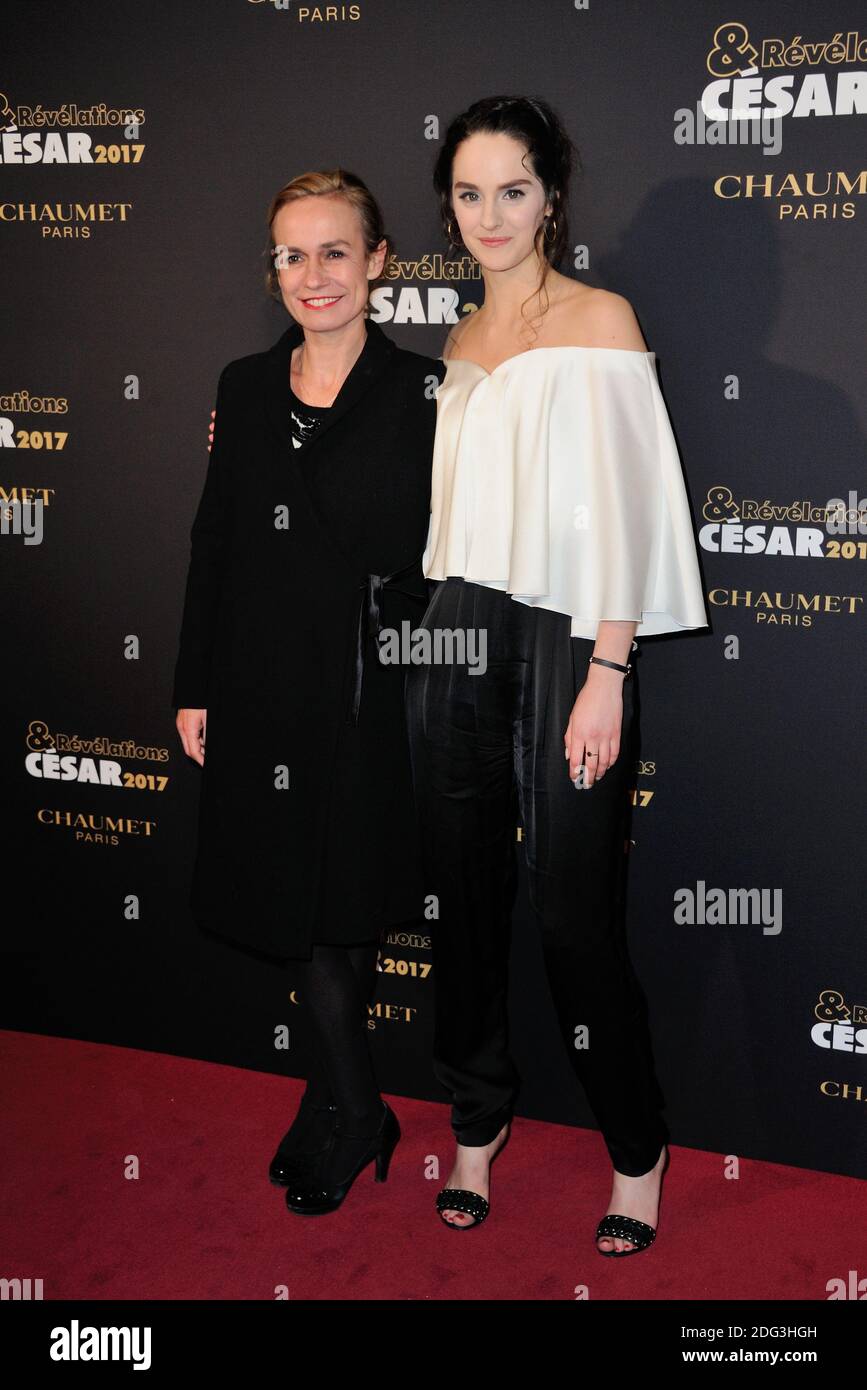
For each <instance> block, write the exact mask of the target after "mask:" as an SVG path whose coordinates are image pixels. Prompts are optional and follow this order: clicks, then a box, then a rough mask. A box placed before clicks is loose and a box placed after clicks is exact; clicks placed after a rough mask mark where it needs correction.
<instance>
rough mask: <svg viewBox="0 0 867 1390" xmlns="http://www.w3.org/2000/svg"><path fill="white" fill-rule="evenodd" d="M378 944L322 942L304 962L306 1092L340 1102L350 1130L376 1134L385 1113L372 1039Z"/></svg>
mask: <svg viewBox="0 0 867 1390" xmlns="http://www.w3.org/2000/svg"><path fill="white" fill-rule="evenodd" d="M378 946H379V941H378V940H376V941H370V942H363V943H362V944H361V945H359V946H331V945H325V944H318V943H317V944H316V945H314V947H313V956H312V959H311V960H309V961H304V962H303V963H302V966H303V974H302V978H301V1004H302V1007H304V1008H305V1010H306V1014H307V1021H308V1039H309V1054H310V1063H309V1068H308V1074H307V1090H306V1096H307V1099H308V1101H309V1102H310V1103H311V1104H313V1105H336V1106H337V1114H338V1118H339V1120H340V1124H341V1126H342V1127H343V1128H344V1129H345V1130H346V1131H347V1133H349V1134H373V1133H375V1132H376V1130H377V1128H378V1127H379V1123H380V1120H381V1119H382V1114H383V1108H382V1098H381V1096H380V1094H379V1087H378V1086H377V1084H376V1078H375V1076H374V1074H373V1065H372V1063H371V1059H370V1050H369V1047H368V1042H367V1005H368V1003H369V1001H370V997H371V995H372V994H373V987H374V982H375V980H376V953H377V948H378Z"/></svg>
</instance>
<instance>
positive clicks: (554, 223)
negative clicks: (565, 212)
mask: <svg viewBox="0 0 867 1390" xmlns="http://www.w3.org/2000/svg"><path fill="white" fill-rule="evenodd" d="M552 224H553V227H554V235H553V236H548V228H549V226H551V225H552ZM542 235H543V237H544V238H545V240H546V241H547V242H548V244H549V245H550V244H551V242H553V241H556V240H557V219H556V217H554V218H552V219H551V222H547V221H546V222H545V230H544V232H543V233H542Z"/></svg>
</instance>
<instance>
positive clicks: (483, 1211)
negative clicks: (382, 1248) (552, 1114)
mask: <svg viewBox="0 0 867 1390" xmlns="http://www.w3.org/2000/svg"><path fill="white" fill-rule="evenodd" d="M511 1137H512V1117H511V1116H510V1117H509V1119H508V1120H507V1121H506V1137H505V1139H504V1140H503V1142H502V1144H501V1145H500V1147H499V1148H498V1149H497V1152H496V1153H495V1154H493V1155H492V1156H491V1159H490V1162H489V1164H488V1172H489V1173H490V1170H491V1166H492V1165H493V1162H494V1159H495V1158H499V1156H500V1154H501V1153H502V1152H503V1149H504V1148H505V1147H506V1145H507V1144H508V1142H509V1140H510V1139H511ZM452 1198H455V1200H454V1201H452V1200H451V1199H452ZM490 1210H491V1204H490V1202H489V1201H488V1199H487V1197H483V1196H482V1194H481V1192H471V1191H470V1190H469V1188H466V1187H444V1188H442V1189H441V1190H440V1191H439V1192H438V1193H437V1211H438V1212H439V1214H440V1221H442V1223H443V1225H444V1226H450V1227H451V1229H452V1230H453V1231H472V1230H474V1229H475V1227H476V1226H481V1224H482V1222H483V1221H484V1219H485V1217H486V1216H487V1214H488V1212H489V1211H490ZM447 1211H462V1212H463V1213H464V1214H465V1215H466V1216H472V1217H474V1218H475V1219H474V1220H473V1221H472V1223H471V1224H470V1225H469V1226H465V1225H464V1224H463V1222H462V1221H448V1220H447V1219H446V1217H445V1215H444V1213H445V1212H447Z"/></svg>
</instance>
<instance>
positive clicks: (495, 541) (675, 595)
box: [422, 347, 708, 639]
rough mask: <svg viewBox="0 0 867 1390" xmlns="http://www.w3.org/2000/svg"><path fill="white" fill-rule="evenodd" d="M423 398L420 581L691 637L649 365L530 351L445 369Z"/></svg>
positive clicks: (651, 357) (639, 358) (674, 494)
mask: <svg viewBox="0 0 867 1390" xmlns="http://www.w3.org/2000/svg"><path fill="white" fill-rule="evenodd" d="M445 365H446V373H445V377H444V379H443V381H442V382H441V383H440V385H439V387H438V388H437V391H436V398H437V424H436V437H435V443H434V455H433V483H432V491H431V518H430V526H429V530H428V538H427V544H426V547H425V552H424V557H423V561H422V564H423V568H424V573H425V575H426V576H427V578H429V579H445V578H447V577H448V576H449V575H457V576H460V577H462V578H464V579H467V580H471V581H472V582H473V583H476V584H487V585H490V586H491V587H493V588H497V589H503V590H505V591H506V592H507V593H509V594H510V595H511V597H512V598H513V599H516V600H517V601H518V602H520V603H527V604H531V605H535V606H538V607H540V608H549V609H553V610H555V611H556V612H559V613H569V614H571V617H572V623H571V634H572V636H573V637H589V638H593V639H595V637H596V630H597V625H598V623H599V622H601V621H606V620H621V621H634V622H637V624H638V626H637V628H636V636H638V637H641V636H650V635H652V634H655V633H662V632H676V631H680V630H681V629H684V628H699V627H707V626H708V622H707V614H706V610H705V602H704V593H703V590H702V585H701V577H700V574H699V568H698V556H697V552H696V543H695V537H694V533H693V526H692V519H691V516H690V510H689V503H688V501H687V496H686V488H685V484H684V479H683V473H682V470H681V466H680V460H679V457H678V453H677V446H676V444H675V440H674V435H673V433H672V429H671V424H670V422H669V418H668V413H667V411H666V408H665V402H664V401H663V398H662V392H661V390H660V388H659V382H658V379H657V374H656V354H655V353H654V352H635V351H631V350H629V349H626V348H596V347H591V348H586V347H547V348H546V347H540V348H530V349H529V350H527V351H526V352H522V353H519V354H517V355H516V356H514V357H509V358H507V359H506V360H505V361H504V362H501V363H500V364H499V366H498V367H496V368H495V369H494V371H492V372H487V371H485V369H484V367H481V366H479V364H478V363H476V362H471V361H469V360H468V359H466V358H450V359H449V360H448V361H447V362H446V364H445Z"/></svg>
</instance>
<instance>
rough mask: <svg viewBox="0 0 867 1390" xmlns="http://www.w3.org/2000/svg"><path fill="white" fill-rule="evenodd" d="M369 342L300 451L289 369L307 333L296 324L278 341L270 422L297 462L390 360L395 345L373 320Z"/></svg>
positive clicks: (268, 377) (268, 389)
mask: <svg viewBox="0 0 867 1390" xmlns="http://www.w3.org/2000/svg"><path fill="white" fill-rule="evenodd" d="M366 328H367V338H366V339H365V343H364V347H363V348H362V349H361V352H360V353H359V355H358V357H357V358H356V361H355V362H354V364H353V366H352V369H351V371H350V372H349V375H348V376H347V377H346V380H345V381H344V383H343V385H342V386H341V388H340V390H339V391H338V393H337V396H336V397H335V400H334V403H333V405H332V406H331V409H330V410H329V412H328V414H327V415H326V416H325V417H324V418H323V419H322V421H321V422H320V424H319V425H318V427H317V429H316V430H315V431H314V432H313V434H312V436H311V437H310V438H309V439H308V440H306V441H305V443H303V444H302V445H301V446H300V447H298V446H295V445H293V442H292V434H291V431H290V423H289V366H290V362H291V358H292V351H293V349H294V348H296V347H297V346H298V345H299V343H301V342H302V341H303V338H304V330H303V328H302V327H301V325H300V324H299V323H295V322H293V323H292V325H291V327H290V328H287V330H286V332H285V333H284V334H283V336H282V338H279V339H278V340H277V342H276V343H275V344H274V346H273V347H272V348H271V350H270V352H269V353H268V354H267V364H266V373H265V408H266V411H267V415H268V419H269V421H270V423H271V425H272V427H273V429H274V430H276V432H277V434H278V436H279V438H280V439H281V441H282V442H283V444H284V445H285V447H286V450H287V452H288V454H289V455H290V456H291V457H293V458H298V457H299V456H300V455H301V454H303V453H305V452H306V450H308V449H312V448H315V446H316V444H317V442H318V441H319V440H320V439H321V438H322V436H323V435H324V434H326V433H327V431H328V430H330V429H333V428H334V426H335V424H336V423H337V421H338V420H341V419H342V418H343V416H344V415H345V414H346V412H347V411H348V410H350V409H351V407H352V406H353V405H355V404H356V402H358V401H359V400H361V398H362V397H363V396H364V395H365V393H366V392H367V391H368V390H369V389H370V387H371V385H372V384H373V382H374V381H376V379H377V377H379V376H380V375H381V374H382V372H383V371H384V370H385V368H386V367H387V366H388V363H389V361H390V359H391V356H392V354H393V353H394V351H395V345H394V343H393V342H392V341H391V339H390V338H387V337H386V335H385V334H384V333H383V331H382V329H381V328H380V327H379V324H378V323H374V321H373V320H372V319H367V321H366Z"/></svg>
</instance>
